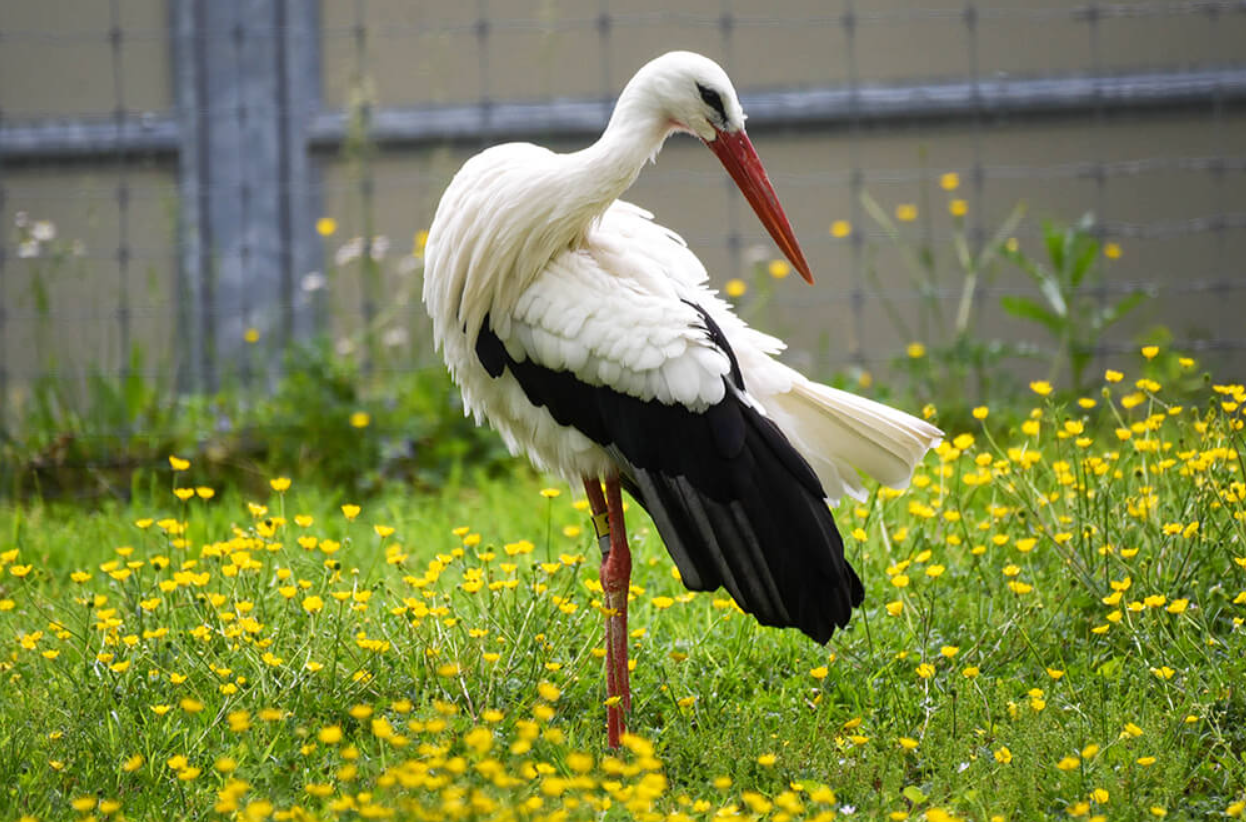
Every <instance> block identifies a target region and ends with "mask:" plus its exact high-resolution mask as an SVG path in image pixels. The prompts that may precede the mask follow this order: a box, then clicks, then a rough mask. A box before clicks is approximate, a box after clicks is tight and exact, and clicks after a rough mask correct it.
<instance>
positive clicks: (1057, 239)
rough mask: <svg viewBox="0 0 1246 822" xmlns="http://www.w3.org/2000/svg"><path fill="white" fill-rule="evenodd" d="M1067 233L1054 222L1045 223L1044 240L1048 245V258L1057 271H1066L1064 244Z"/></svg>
mask: <svg viewBox="0 0 1246 822" xmlns="http://www.w3.org/2000/svg"><path fill="white" fill-rule="evenodd" d="M1066 236H1067V233H1066V232H1065V231H1064V230H1063V229H1062V228H1060V226H1058V225H1056V224H1055V223H1052V222H1044V223H1043V240H1044V241H1045V242H1046V243H1047V257H1048V258H1049V259H1050V260H1051V265H1052V267H1053V268H1055V269H1056V271H1063V270H1064V244H1065V242H1066Z"/></svg>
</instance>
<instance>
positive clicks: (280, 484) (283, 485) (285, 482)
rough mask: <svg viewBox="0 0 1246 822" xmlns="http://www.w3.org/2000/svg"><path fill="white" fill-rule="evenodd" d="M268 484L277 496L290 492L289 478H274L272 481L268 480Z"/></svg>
mask: <svg viewBox="0 0 1246 822" xmlns="http://www.w3.org/2000/svg"><path fill="white" fill-rule="evenodd" d="M268 484H269V485H271V486H272V487H273V490H274V491H276V492H277V493H279V494H280V493H284V492H286V491H288V490H290V478H289V477H276V478H274V479H270V480H269V481H268Z"/></svg>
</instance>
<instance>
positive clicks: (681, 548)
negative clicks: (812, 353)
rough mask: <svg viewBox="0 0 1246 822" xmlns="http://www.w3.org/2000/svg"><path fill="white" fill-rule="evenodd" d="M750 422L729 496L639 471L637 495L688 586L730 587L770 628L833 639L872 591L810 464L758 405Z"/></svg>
mask: <svg viewBox="0 0 1246 822" xmlns="http://www.w3.org/2000/svg"><path fill="white" fill-rule="evenodd" d="M745 417H746V419H747V421H748V425H747V432H746V435H745V440H744V447H743V449H742V451H741V452H740V454H739V456H738V457H737V459H736V460H733V462H737V463H739V465H740V466H741V467H744V468H746V469H747V470H740V471H732V472H730V473H731V491H732V493H731V494H729V495H727V496H728V498H726V499H724V498H722V496H723V495H721V494H720V493H714V494H710V493H707V492H706V490H702V489H700V488H698V487H697V484H696V483H695V482H694V481H693V480H692V479H690V478H689V477H688V476H685V475H672V474H668V473H664V472H662V471H658V470H652V469H646V468H639V467H635V466H633V467H632V470H631V477H630V478H629V479H630V480H631V482H630V484H631V485H632V486H633V496H635V497H636V499H637V501H638V502H639V503H640V504H641V505H642V506H644V508H645V509H646V510H647V511H648V512H649V514H650V516H652V517H653V520H654V523H655V524H656V525H657V527H658V532H659V533H660V534H661V536H662V540H663V541H664V542H665V543H666V546H667V549H668V550H669V551H670V553H671V556H672V557H673V558H674V559H675V563H676V565H677V566H678V567H679V570H680V574H681V576H682V577H683V580H684V583H685V584H686V585H687V586H688V587H689V588H691V589H693V590H698V591H712V590H715V589H716V588H718V587H720V586H721V587H723V588H726V589H727V591H728V592H729V593H730V594H731V595H732V597H734V598H735V600H736V602H737V603H738V604H739V605H740V607H741V608H743V609H744V610H745V611H747V612H749V613H751V614H753V615H754V616H755V617H756V618H757V621H758V622H760V623H761V624H763V625H774V626H779V627H795V628H799V629H800V630H801V631H803V632H804V633H805V634H807V635H809V636H810V637H812V638H813V639H814V640H816V641H817V642H826V641H827V640H828V639H830V637H831V634H832V633H833V632H834V631H835V629H836V628H843V627H844V626H845V625H847V624H848V619H849V616H850V615H851V612H852V609H853V608H854V607H856V606H858V605H860V604H861V602H862V600H863V599H864V597H865V589H864V588H863V587H862V585H861V580H860V578H859V577H858V576H857V574H856V572H855V571H854V570H853V569H852V566H851V565H849V564H848V562H847V560H846V559H845V558H844V547H843V541H842V539H841V538H840V535H839V532H838V530H837V529H836V527H835V521H834V518H833V517H832V516H831V512H830V510H829V509H828V508H827V506H826V503H825V501H824V500H823V499H822V495H821V486H820V485H819V484H818V483H817V480H816V477H814V478H813V480H812V482H810V477H809V476H808V475H812V471H811V470H810V469H809V467H808V465H807V464H806V463H805V462H804V460H803V459H801V457H800V456H799V454H797V453H796V452H795V450H794V449H793V448H792V446H791V445H790V444H789V443H788V442H787V440H786V438H784V437H783V435H782V434H781V433H780V432H779V431H778V429H777V428H776V427H775V426H774V424H773V423H772V422H771V421H770V420H768V419H766V418H765V417H763V416H761V415H760V414H759V413H758V412H756V411H755V410H753V409H747V410H746V411H745ZM806 472H807V474H808V475H806ZM811 486H812V487H811ZM714 490H715V491H717V490H718V489H717V488H716V489H714Z"/></svg>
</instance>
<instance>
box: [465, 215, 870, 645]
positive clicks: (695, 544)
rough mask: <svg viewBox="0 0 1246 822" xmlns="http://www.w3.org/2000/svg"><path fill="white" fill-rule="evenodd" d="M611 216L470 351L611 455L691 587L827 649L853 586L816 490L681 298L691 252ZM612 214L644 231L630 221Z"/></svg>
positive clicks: (857, 585) (706, 326) (696, 310)
mask: <svg viewBox="0 0 1246 822" xmlns="http://www.w3.org/2000/svg"><path fill="white" fill-rule="evenodd" d="M613 213H614V212H613V210H612V212H611V214H613ZM608 216H609V215H608ZM618 216H619V217H623V218H627V217H628V215H626V214H624V215H618ZM619 222H620V221H619V220H615V221H613V222H608V223H607V222H605V221H603V224H602V225H601V226H599V227H598V229H597V230H596V231H595V232H594V233H593V234H592V235H591V237H590V238H589V240H590V241H589V243H588V244H587V245H586V247H585V248H584V249H581V250H577V251H568V252H565V253H563V254H561V255H559V256H558V257H557V258H555V259H554V260H553V261H552V262H551V263H550V265H549V266H548V267H547V269H546V270H545V272H544V273H543V274H542V275H541V276H540V277H538V279H537V280H536V281H535V282H534V283H533V284H532V285H531V286H530V287H529V288H528V290H527V291H526V292H525V293H524V294H523V295H521V296H520V298H519V300H518V302H517V304H516V309H515V312H514V313H513V315H512V316H511V317H509V318H508V320H509V321H508V322H502V323H497V324H495V323H493V322H491V321H489V320H486V322H485V324H484V326H483V327H482V329H481V332H480V335H479V336H478V338H477V340H476V353H477V356H478V358H479V359H480V362H481V364H482V365H483V366H484V368H485V369H486V371H487V372H488V373H489V374H490V375H491V376H493V377H494V378H498V379H505V378H513V379H514V380H516V381H517V382H518V384H519V386H520V387H521V388H522V390H523V392H524V394H525V395H526V397H527V398H528V400H529V401H530V402H532V403H533V404H534V405H536V406H538V407H543V408H545V409H546V410H548V411H549V413H550V415H551V416H552V417H553V418H554V420H555V421H556V422H558V423H559V424H561V425H564V426H569V427H572V428H575V429H577V430H578V431H580V432H581V433H582V434H584V435H585V436H587V437H588V438H589V439H591V440H593V441H594V442H596V443H598V444H599V445H601V446H602V447H603V448H605V449H606V450H607V451H608V452H609V453H611V454H612V455H613V456H614V458H615V460H616V461H617V463H618V465H619V469H620V473H621V475H622V477H623V479H624V481H625V482H626V483H627V484H628V487H629V490H630V491H631V492H632V495H633V496H634V497H635V498H636V500H637V501H638V502H639V503H640V504H641V505H642V506H644V507H645V509H646V510H648V511H649V513H650V514H651V515H652V517H653V519H654V522H655V524H656V525H657V527H658V531H659V533H660V534H661V536H662V539H663V541H664V542H665V543H666V546H667V548H668V550H669V551H670V553H671V555H672V557H673V558H674V560H675V563H676V565H677V566H678V568H679V570H680V573H681V576H682V578H683V580H684V583H685V584H686V585H687V586H688V587H689V588H691V589H693V590H714V589H716V588H718V587H719V586H722V587H725V588H726V589H727V590H728V591H729V592H730V593H731V595H732V596H733V597H735V600H736V602H737V603H738V604H739V605H740V606H741V607H742V608H743V609H744V610H746V611H748V612H750V613H752V614H754V615H755V616H756V617H757V619H758V621H759V622H761V623H762V624H765V625H777V626H783V627H788V626H791V627H797V628H800V629H801V630H802V631H804V632H805V633H807V634H808V635H809V636H811V637H813V638H814V639H816V640H817V641H819V642H825V641H826V640H827V639H829V638H830V636H831V633H832V632H833V630H834V629H835V628H836V627H842V626H844V625H845V624H847V621H848V617H849V614H850V612H851V609H852V607H853V606H855V605H858V604H860V602H861V600H862V597H863V595H864V591H863V589H862V587H861V582H860V580H859V579H858V578H857V575H856V573H855V572H853V570H852V568H851V567H850V566H849V565H848V563H847V562H846V561H845V560H844V556H843V543H842V541H841V540H840V537H839V534H838V532H837V530H836V528H835V523H834V520H833V518H832V517H831V513H830V511H829V509H828V508H827V506H826V503H825V501H824V497H825V492H824V491H823V488H822V485H821V483H820V482H819V480H818V477H817V475H816V474H815V473H814V472H813V470H812V469H811V468H810V467H809V465H808V463H807V462H805V460H804V459H803V458H802V457H801V456H800V454H799V453H797V451H796V450H795V449H794V448H793V447H792V445H791V444H790V443H789V442H788V441H787V439H786V438H785V437H784V435H783V434H782V432H781V431H780V430H779V429H778V427H777V426H775V424H774V423H773V422H771V420H769V419H768V418H767V417H766V416H765V414H764V413H763V412H762V411H761V410H760V409H759V408H758V406H757V404H756V403H755V402H754V401H753V400H752V398H751V397H750V395H749V393H748V389H747V386H746V385H745V383H744V379H743V377H742V375H741V372H740V369H739V366H738V364H737V362H736V357H735V354H734V352H733V350H732V348H731V345H730V343H729V342H728V340H727V338H726V337H725V336H724V334H723V331H722V329H721V328H720V327H719V325H718V324H717V323H716V322H715V320H714V319H713V317H712V316H711V314H710V313H709V312H708V311H707V310H706V309H705V308H704V307H703V306H701V305H699V304H698V303H696V302H695V301H693V300H690V299H688V296H689V295H693V296H695V295H696V294H697V293H698V291H699V290H697V291H693V290H690V289H689V288H688V287H687V286H689V285H692V284H696V283H699V282H700V281H701V280H703V279H704V270H703V269H700V264H699V263H696V262H695V257H693V256H692V255H691V254H690V253H689V252H688V251H687V250H686V249H685V248H683V246H682V242H681V241H678V238H677V237H674V236H673V235H670V234H668V233H665V232H661V236H660V238H659V240H660V241H659V242H648V243H646V242H638V240H639V239H641V237H640V236H638V235H637V234H636V233H630V235H629V233H628V232H625V231H622V230H619ZM621 222H622V223H623V224H624V226H625V227H626V226H628V224H629V222H630V223H631V224H633V225H632V226H631V227H632V228H634V229H635V231H638V232H641V235H642V236H644V237H645V238H647V239H649V240H653V239H654V235H653V231H654V229H655V227H653V226H652V224H651V223H649V222H648V220H647V219H646V218H645V217H644V216H643V214H641V215H636V217H635V219H634V220H630V219H623V220H622V221H621ZM642 226H649V228H644V227H642ZM688 260H692V262H693V263H694V264H695V267H693V266H692V265H691V264H689V263H688ZM676 266H680V267H679V268H678V270H672V269H673V268H674V267H676ZM697 269H700V274H699V275H698V273H697ZM698 276H699V279H698ZM699 293H700V294H702V295H705V292H703V291H701V292H699ZM705 296H709V295H705Z"/></svg>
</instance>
